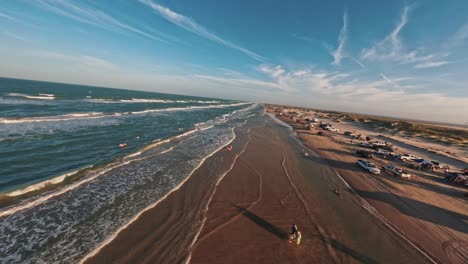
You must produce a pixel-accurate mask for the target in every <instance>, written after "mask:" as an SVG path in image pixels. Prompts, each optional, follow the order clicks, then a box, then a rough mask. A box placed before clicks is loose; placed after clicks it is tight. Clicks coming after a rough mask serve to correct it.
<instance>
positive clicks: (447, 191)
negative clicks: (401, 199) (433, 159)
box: [384, 173, 464, 199]
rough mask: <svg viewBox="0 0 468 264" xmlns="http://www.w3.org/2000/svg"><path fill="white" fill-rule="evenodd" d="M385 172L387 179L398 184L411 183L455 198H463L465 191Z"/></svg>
mask: <svg viewBox="0 0 468 264" xmlns="http://www.w3.org/2000/svg"><path fill="white" fill-rule="evenodd" d="M385 174H387V175H385V176H384V177H385V179H387V180H390V181H392V182H396V183H398V184H404V185H411V186H414V187H419V188H423V189H425V190H428V191H432V192H436V193H440V194H444V195H447V196H451V197H454V198H459V199H463V194H464V191H462V190H458V189H452V188H448V187H444V186H443V185H442V186H441V185H435V184H431V183H428V182H420V181H412V180H406V179H401V178H397V177H395V176H392V175H390V174H388V173H385ZM431 180H432V179H431ZM432 181H434V182H436V180H432ZM440 182H443V180H441V181H440Z"/></svg>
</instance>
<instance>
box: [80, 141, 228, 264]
mask: <svg viewBox="0 0 468 264" xmlns="http://www.w3.org/2000/svg"><path fill="white" fill-rule="evenodd" d="M235 139H236V138H235V137H234V138H233V139H232V140H230V141H229V142H227V143H226V144H225V145H229V144H231V143H232V142H233V141H234V140H235ZM223 147H224V146H221V147H220V148H218V149H216V150H215V151H213V152H212V153H210V154H209V155H208V156H206V157H205V158H204V159H203V160H202V161H200V163H199V164H198V165H197V166H196V167H195V168H194V169H193V170H192V171H191V172H190V174H189V175H188V176H187V177H186V178H185V179H184V180H183V181H182V182H180V183H179V184H178V185H177V186H176V187H175V188H173V189H172V190H171V191H169V192H168V193H166V194H165V195H164V196H163V197H161V198H160V199H158V200H157V201H156V202H154V203H153V204H151V205H149V206H148V207H146V208H145V209H143V210H142V211H140V212H139V213H138V214H137V215H135V216H134V217H133V218H132V219H131V220H130V221H128V222H127V223H126V224H125V225H124V226H122V227H120V228H119V229H118V230H116V231H115V233H114V234H113V235H112V236H111V237H109V238H108V239H106V240H105V241H104V242H103V243H101V244H100V245H99V246H98V247H97V248H96V249H94V250H93V251H91V252H90V253H89V254H87V255H86V256H85V257H84V258H83V259H82V260H80V262H79V263H86V262H87V261H88V259H92V258H94V257H95V256H96V255H97V254H98V253H99V251H100V250H101V249H102V248H104V247H106V246H107V245H108V244H110V243H111V242H112V241H113V240H114V239H115V238H116V237H117V236H119V234H120V233H121V232H123V231H124V230H125V229H126V228H128V227H129V226H130V225H132V224H133V223H134V222H135V221H137V220H138V218H140V216H141V215H143V214H144V213H145V212H146V211H148V210H151V209H152V208H154V207H156V206H157V205H158V204H159V203H161V202H163V201H164V200H165V199H166V198H167V197H168V196H169V195H171V194H172V193H173V192H176V191H177V190H179V189H180V188H181V187H182V186H183V185H184V184H185V183H186V182H187V181H188V180H190V178H191V177H192V175H193V174H194V173H195V172H196V171H197V170H198V169H199V168H200V167H201V166H203V164H204V162H205V161H206V160H207V159H209V158H210V157H211V156H213V155H215V154H216V153H218V152H219V151H221V150H222V149H223ZM221 180H222V178H221Z"/></svg>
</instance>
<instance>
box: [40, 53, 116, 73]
mask: <svg viewBox="0 0 468 264" xmlns="http://www.w3.org/2000/svg"><path fill="white" fill-rule="evenodd" d="M31 53H32V54H33V55H34V56H37V57H40V58H42V59H46V60H52V61H60V62H65V63H71V64H74V65H77V66H82V67H87V68H92V69H99V70H104V71H115V70H118V69H119V67H118V66H117V65H115V64H113V63H112V62H110V61H107V60H104V59H100V58H97V57H94V56H89V55H70V54H64V53H59V52H51V51H47V50H33V51H32V52H31Z"/></svg>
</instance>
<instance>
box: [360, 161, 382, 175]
mask: <svg viewBox="0 0 468 264" xmlns="http://www.w3.org/2000/svg"><path fill="white" fill-rule="evenodd" d="M356 163H357V164H358V165H359V166H361V167H362V168H363V169H365V170H366V171H368V172H370V173H373V174H380V169H379V168H377V167H376V166H375V165H374V163H372V162H370V161H367V160H358V161H357V162H356Z"/></svg>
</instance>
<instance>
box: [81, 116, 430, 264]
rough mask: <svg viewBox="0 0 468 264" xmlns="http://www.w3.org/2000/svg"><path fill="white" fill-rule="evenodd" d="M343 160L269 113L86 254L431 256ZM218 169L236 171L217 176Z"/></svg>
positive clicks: (182, 258) (403, 259) (311, 258)
mask: <svg viewBox="0 0 468 264" xmlns="http://www.w3.org/2000/svg"><path fill="white" fill-rule="evenodd" d="M306 142H307V141H306ZM307 143H308V144H309V143H311V142H307ZM335 168H338V169H340V163H337V164H333V163H332V162H331V161H330V160H328V159H327V158H326V157H325V158H320V157H319V156H316V155H315V154H314V153H313V152H311V151H308V150H307V149H306V148H304V147H303V146H301V145H300V144H299V142H298V141H297V140H296V139H294V138H293V137H292V136H291V135H290V131H289V130H288V129H287V128H285V127H284V126H281V125H279V124H278V123H274V122H272V121H271V120H269V117H266V119H265V123H263V124H257V125H255V126H253V127H252V128H251V129H249V130H248V132H247V133H246V134H245V135H239V136H238V137H237V138H236V140H235V141H234V142H233V151H231V152H228V151H224V150H223V151H220V152H218V153H216V154H215V155H214V156H212V157H210V158H209V159H207V160H206V162H205V163H204V164H203V165H202V166H201V167H200V168H199V169H198V170H197V171H196V172H195V173H194V174H193V175H192V176H191V177H190V179H189V180H188V181H187V182H186V183H185V184H184V185H182V186H181V188H180V189H178V190H177V191H175V192H173V193H171V194H170V195H169V196H168V197H167V198H166V199H164V200H163V201H162V202H161V203H159V204H158V205H156V206H155V207H154V208H152V209H150V210H148V211H146V212H145V213H143V214H142V215H141V216H140V217H139V218H138V219H137V220H136V221H134V222H133V223H132V224H130V225H129V226H128V227H126V228H125V229H123V230H121V231H120V232H119V233H118V234H117V236H116V237H115V239H113V240H112V241H110V242H109V243H107V244H106V245H104V246H103V247H102V248H101V249H100V250H98V251H96V252H95V254H93V256H90V258H88V259H86V261H85V262H86V263H109V262H114V263H184V262H190V263H427V262H428V261H429V259H430V258H432V256H430V255H429V254H427V252H426V251H423V252H421V251H418V250H417V249H416V248H415V247H414V246H412V245H411V244H409V243H408V242H407V241H406V240H405V238H403V237H402V236H400V235H398V234H397V233H395V232H394V231H392V230H391V229H390V228H389V227H388V225H387V224H385V223H384V222H383V221H381V220H379V219H378V217H376V216H374V215H372V214H371V213H369V210H370V209H369V208H367V209H365V203H363V202H362V200H361V198H359V197H358V196H357V195H356V194H354V193H353V192H352V191H350V190H349V189H348V187H347V186H346V184H345V183H344V182H343V181H342V180H341V179H340V177H339V176H338V175H337V173H336V171H335ZM219 171H226V172H227V173H226V174H225V175H224V174H221V176H220V177H215V178H213V175H217V174H216V172H219ZM335 189H338V190H339V192H340V194H339V195H337V194H335V193H334V190H335ZM360 191H361V193H360V194H361V195H364V194H365V193H364V191H363V190H360ZM371 195H373V196H374V195H379V193H378V192H369V196H371ZM365 198H369V197H365ZM390 214H395V215H396V217H399V215H400V214H401V213H399V212H390ZM392 220H393V219H392ZM293 223H296V224H297V225H298V227H299V230H300V231H301V232H302V236H303V238H302V243H301V244H300V245H299V246H296V245H294V244H289V243H288V241H287V236H288V235H289V232H290V226H291V225H292V224H293ZM424 254H426V255H427V256H424ZM428 257H429V258H428Z"/></svg>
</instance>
